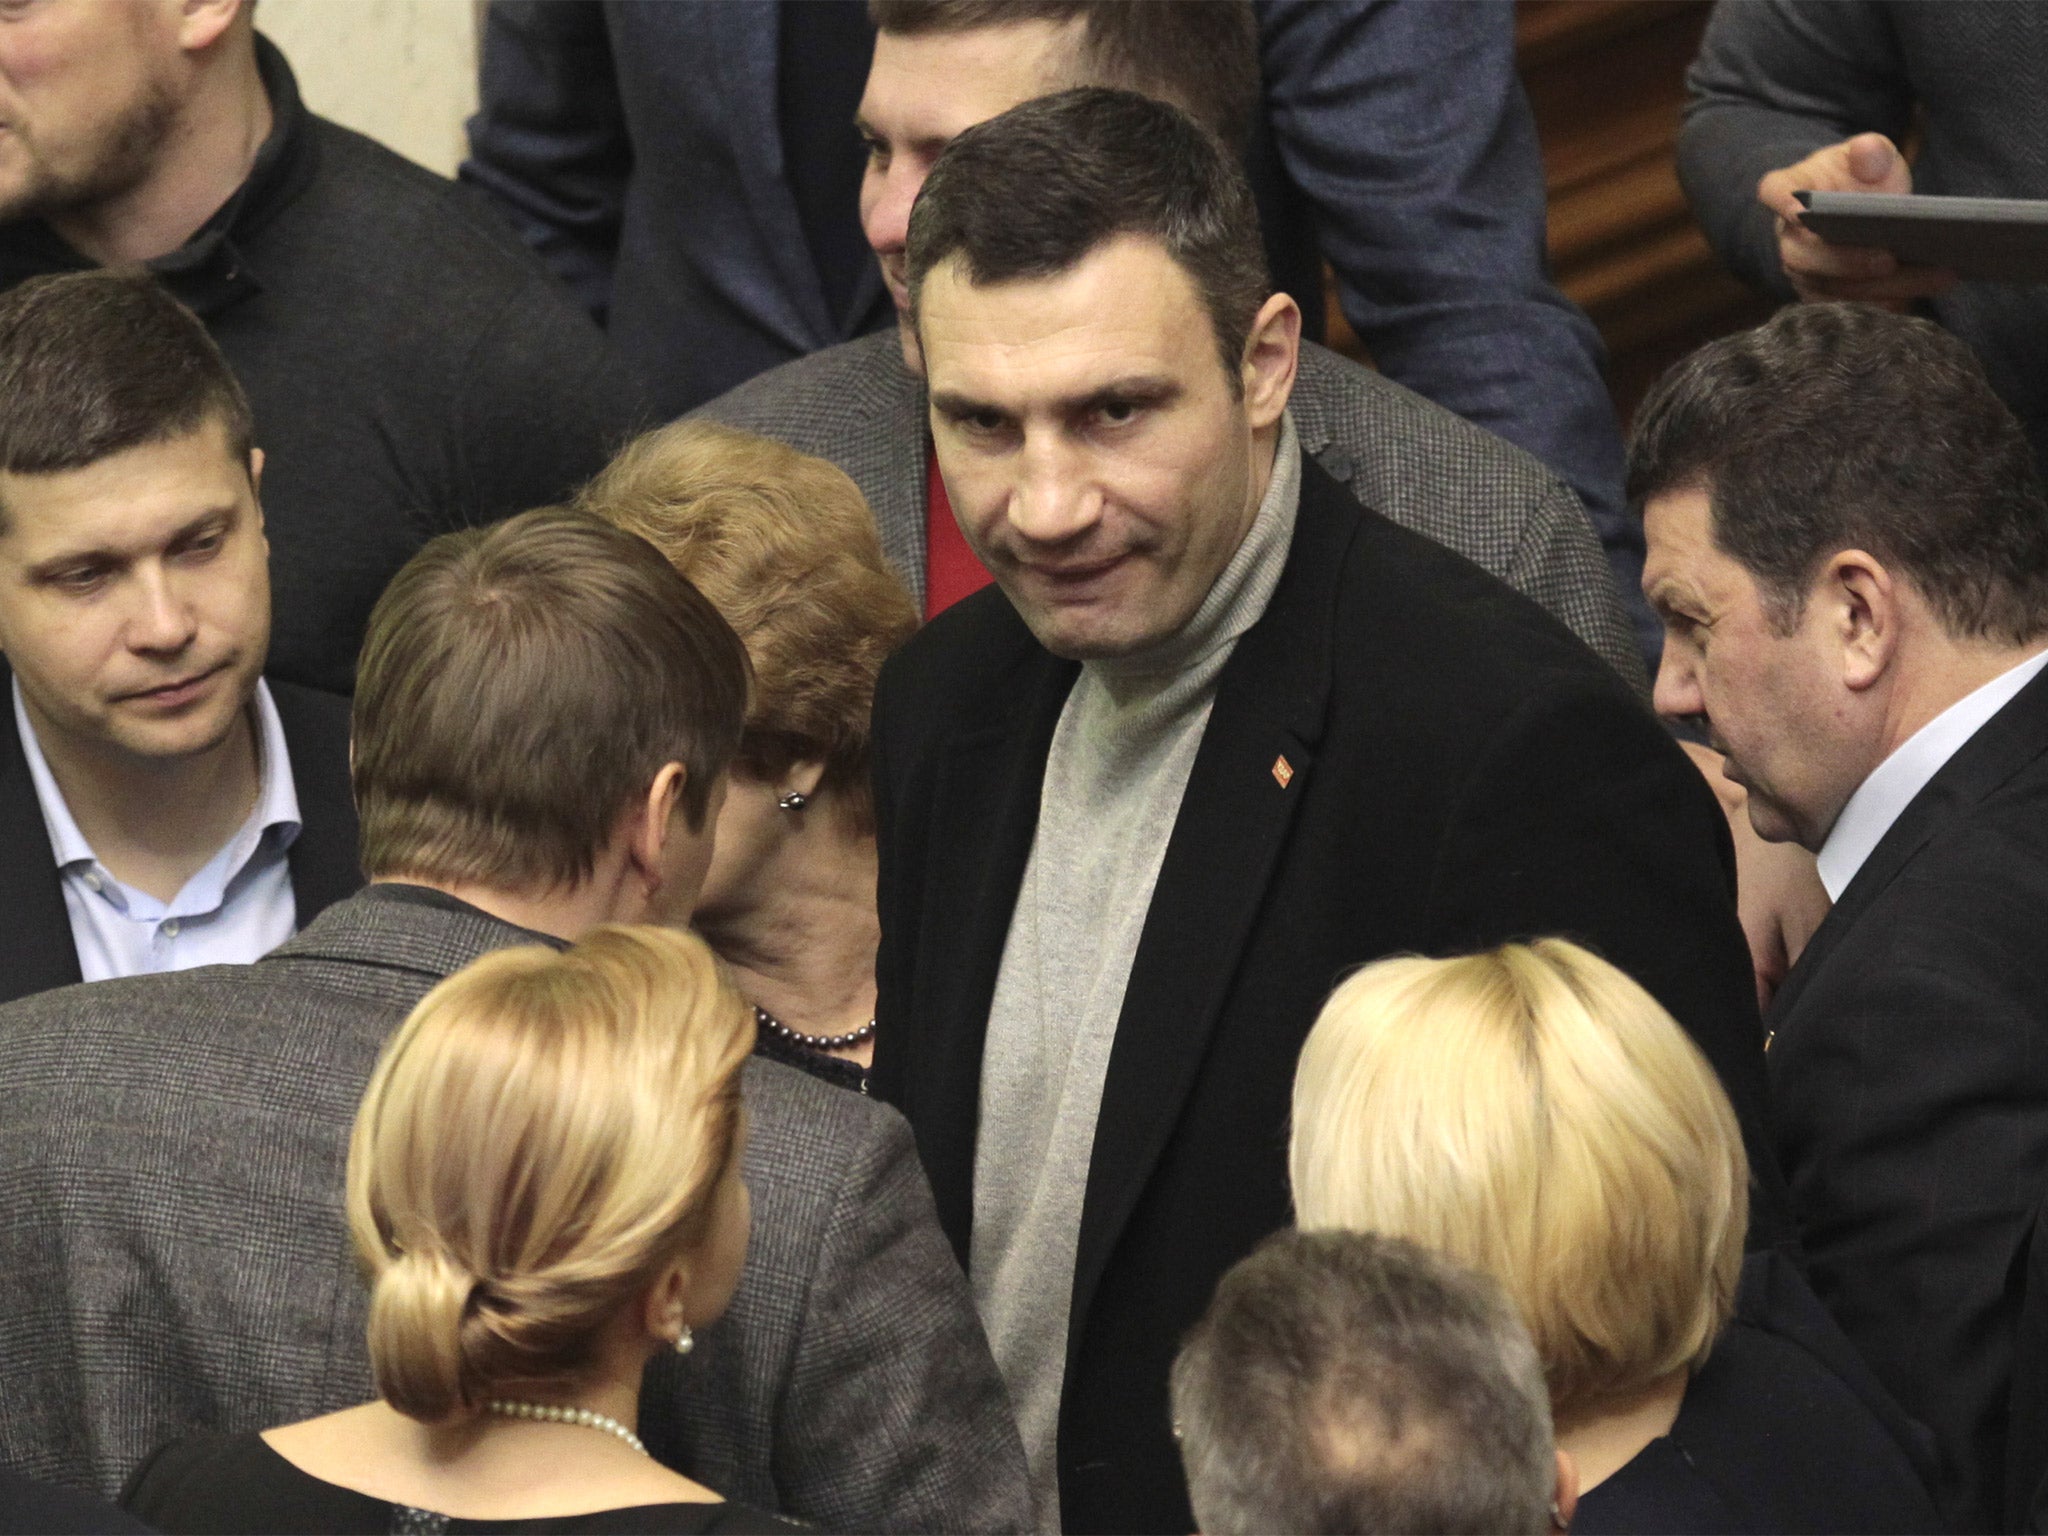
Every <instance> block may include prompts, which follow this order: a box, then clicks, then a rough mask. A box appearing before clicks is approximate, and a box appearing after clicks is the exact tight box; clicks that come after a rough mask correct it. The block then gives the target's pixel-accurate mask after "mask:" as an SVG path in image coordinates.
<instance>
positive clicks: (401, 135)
mask: <svg viewBox="0 0 2048 1536" xmlns="http://www.w3.org/2000/svg"><path fill="white" fill-rule="evenodd" d="M476 22H477V7H476V5H474V4H472V0H260V3H259V4H258V6H257V8H256V25H257V27H258V28H259V29H260V30H261V31H262V32H263V34H264V35H265V36H267V37H268V38H269V39H270V40H271V41H272V42H273V43H276V44H277V46H278V47H280V48H282V49H283V50H284V56H285V57H286V58H287V59H289V60H291V65H292V72H293V73H294V74H296V75H297V76H298V77H299V90H300V93H301V94H302V95H304V97H305V98H306V104H307V105H308V106H309V107H311V108H312V109H313V110H314V111H315V112H318V113H319V114H320V115H321V116H322V117H329V118H332V119H334V121H336V122H338V123H342V124H344V125H346V126H347V127H350V128H354V129H356V130H357V131H358V132H361V133H367V134H368V135H369V136H370V137H371V138H373V139H377V140H379V141H380V142H382V143H384V144H387V145H389V146H390V147H391V148H393V149H395V150H397V151H398V152H399V153H400V154H402V155H409V156H411V157H412V158H413V159H414V160H417V161H419V162H420V164H422V165H425V166H428V167H431V168H432V169H434V170H437V171H439V172H441V173H442V174H443V175H452V174H454V171H455V166H456V162H457V161H459V160H460V159H461V158H462V152H463V140H462V120H463V119H464V118H465V117H467V116H468V115H469V114H470V113H471V112H473V111H475V110H476V35H477V25H476Z"/></svg>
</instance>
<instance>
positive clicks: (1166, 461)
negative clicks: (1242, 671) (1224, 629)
mask: <svg viewBox="0 0 2048 1536" xmlns="http://www.w3.org/2000/svg"><path fill="white" fill-rule="evenodd" d="M918 313H919V329H920V332H921V340H922V342H923V347H924V355H925V365H926V375H927V379H928V382H929V384H930V387H931V422H932V439H933V442H934V444H935V445H936V448H937V451H938V458H939V468H940V470H941V471H942V472H943V473H944V475H945V480H946V491H947V495H948V496H949V498H950V499H951V501H952V503H953V511H954V513H955V515H956V516H957V517H958V518H959V520H960V528H961V531H962V532H963V533H964V534H965V535H966V536H967V541H968V543H969V544H971V545H972V546H973V548H974V551H975V553H976V554H978V555H979V556H980V557H981V559H982V562H983V564H985V565H986V566H987V567H988V569H989V570H990V572H991V573H993V574H994V576H995V578H996V580H997V581H998V582H999V583H1001V585H1002V588H1003V591H1004V592H1005V593H1007V594H1008V596H1009V599H1010V601H1011V602H1012V603H1014V604H1015V605H1016V607H1017V611H1018V612H1019V613H1020V614H1021V615H1022V616H1023V618H1024V621H1025V623H1027V624H1028V625H1030V626H1031V631H1032V633H1033V634H1035V635H1036V636H1037V637H1038V639H1039V641H1040V643H1041V644H1043V645H1044V646H1045V647H1046V648H1047V649H1048V650H1050V651H1052V652H1053V653H1054V654H1056V655H1060V656H1066V657H1070V658H1089V657H1100V656H1116V655H1124V654H1128V653H1130V652H1133V651H1139V650H1143V649H1145V648H1146V647H1148V646H1151V645H1153V644H1155V643H1157V642H1158V641H1160V640H1163V639H1165V638H1167V637H1168V636H1170V635H1172V634H1174V633H1175V632H1176V631H1178V630H1179V629H1180V628H1181V627H1182V626H1183V625H1184V624H1186V623H1187V621H1188V620H1189V619H1190V618H1191V617H1193V615H1194V612H1195V609H1196V608H1197V607H1198V606H1200V604H1201V601H1202V599H1203V597H1205V596H1206V595H1207V594H1208V591H1209V589H1210V587H1211V586H1212V585H1214V584H1215V581H1216V578H1217V576H1219V575H1220V574H1221V573H1222V570H1223V567H1224V566H1225V565H1226V564H1228V563H1229V560H1230V557H1231V555H1232V554H1234V553H1235V552H1236V550H1237V547H1238V545H1239V544H1240V543H1242V542H1243V539H1244V535H1245V532H1246V530H1247V529H1248V528H1249V527H1250V526H1251V522H1252V518H1253V517H1254V516H1255V515H1256V513H1257V511H1258V501H1259V494H1260V491H1261V489H1262V485H1261V484H1260V483H1256V482H1255V476H1254V456H1253V451H1252V440H1253V432H1254V421H1253V419H1252V416H1251V414H1250V412H1249V411H1248V409H1247V404H1246V401H1245V400H1243V399H1240V398H1238V397H1237V396H1236V395H1235V394H1233V392H1232V390H1231V381H1230V379H1229V378H1228V377H1227V376H1226V375H1225V373H1224V371H1223V366H1222V362H1221V360H1220V359H1219V358H1218V357H1217V354H1216V339H1215V333H1214V331H1212V330H1211V328H1210V323H1209V315H1208V311H1207V310H1206V309H1205V308H1204V307H1203V305H1202V302H1201V300H1200V297H1199V296H1198V295H1197V293H1196V290H1195V286H1194V283H1193V281H1192V280H1191V279H1190V278H1189V277H1188V275H1187V273H1185V272H1184V271H1182V270H1181V268H1180V266H1179V264H1178V263H1176V262H1175V261H1174V260H1173V259H1172V257H1170V256H1168V255H1167V253H1166V251H1165V249H1164V248H1163V247H1162V246H1161V245H1160V244H1159V243H1158V242H1157V241H1154V240H1150V239H1144V238H1140V237H1135V236H1127V237H1121V238H1118V239H1115V240H1112V241H1109V242H1107V243H1106V244H1104V245H1102V246H1100V247H1098V248H1097V249H1096V250H1095V251H1093V252H1091V253H1090V254H1089V255H1087V256H1086V257H1084V258H1083V259H1082V260H1081V261H1080V262H1079V263H1078V264H1077V265H1076V266H1075V267H1074V268H1072V269H1071V270H1070V271H1067V272H1064V273H1061V274H1059V275H1058V276H1055V277H1049V278H1042V279H1028V280H1023V281H1017V282H1007V283H993V284H989V285H987V286H985V287H977V286H975V285H973V284H970V283H969V282H968V281H967V280H966V279H965V277H964V276H963V275H962V271H961V264H960V261H959V258H958V257H955V258H953V259H952V260H949V261H946V262H944V263H941V264H940V266H939V267H937V268H936V269H935V270H934V271H933V272H931V273H930V274H929V275H928V276H927V278H926V279H925V283H924V287H923V290H922V293H921V295H920V302H919V310H918ZM1284 398H1285V395H1284V390H1283V391H1282V393H1281V398H1280V400H1279V401H1278V402H1276V403H1274V404H1273V405H1272V407H1271V412H1270V415H1271V418H1272V419H1277V417H1278V414H1279V409H1280V405H1281V404H1284ZM1269 424H1270V422H1269V421H1267V420H1261V421H1260V422H1259V423H1258V424H1257V425H1258V426H1260V427H1264V426H1266V425H1269ZM1262 478H1263V477H1262V476H1260V477H1259V479H1260V480H1262Z"/></svg>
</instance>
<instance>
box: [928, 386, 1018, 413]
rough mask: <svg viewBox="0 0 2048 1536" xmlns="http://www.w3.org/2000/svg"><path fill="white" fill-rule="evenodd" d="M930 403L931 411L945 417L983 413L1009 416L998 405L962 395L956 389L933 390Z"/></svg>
mask: <svg viewBox="0 0 2048 1536" xmlns="http://www.w3.org/2000/svg"><path fill="white" fill-rule="evenodd" d="M931 401H932V409H933V410H935V411H938V412H939V413H940V414H941V415H945V416H979V415H981V414H982V413H983V412H987V413H988V414H990V415H992V416H1007V415H1009V414H1010V413H1009V412H1008V411H1006V410H1004V409H1003V408H1002V407H1001V406H999V405H991V404H989V402H988V401H986V400H977V399H975V398H974V397H973V396H972V395H963V394H961V393H960V391H959V390H957V389H935V390H933V391H932V396H931Z"/></svg>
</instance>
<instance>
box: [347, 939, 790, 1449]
mask: <svg viewBox="0 0 2048 1536" xmlns="http://www.w3.org/2000/svg"><path fill="white" fill-rule="evenodd" d="M753 1037H754V1029H753V1023H752V1019H751V1016H750V1015H749V1013H748V1011H747V1008H746V1005H745V1004H744V1003H743V1002H742V1001H741V999H740V996H739V993H738V992H737V991H735V990H734V988H733V986H732V983H731V982H730V981H729V980H728V979H727V978H726V975H725V972H724V970H723V968H722V967H721V966H720V965H719V964H718V962H717V960H716V959H715V958H714V957H713V956H712V954H711V951H710V950H709V949H708V948H706V947H705V945H704V942H703V941H702V940H701V939H698V938H696V937H695V936H694V935H691V934H686V933H678V932H672V931H669V930H666V929H660V928H627V927H605V928H599V929H597V930H595V931H594V932H592V933H591V934H590V935H589V937H587V938H586V939H584V941H583V942H582V943H580V944H578V945H576V946H575V947H574V948H573V949H569V950H567V951H557V950H552V949H547V948H543V947H541V946H538V945H535V946H532V947H527V948H520V949H508V950H500V951H498V952H497V953H495V954H491V955H487V956H485V957H484V958H483V959H481V960H478V961H477V962H476V963H475V964H473V965H470V966H467V967H465V968H464V969H463V970H461V971H458V972H457V973H456V974H455V975H453V976H451V977H449V978H448V979H447V980H446V981H444V982H442V983H441V984H440V985H439V986H438V987H436V988H434V990H433V991H431V992H429V993H428V994H427V995H426V997H425V998H423V999H422V1000H421V1002H420V1004H419V1006H418V1007H417V1008H415V1009H413V1011H412V1015H411V1017H409V1018H408V1019H407V1020H406V1021H405V1024H404V1026H403V1027H402V1028H401V1029H400V1030H399V1031H398V1033H397V1034H396V1035H394V1036H393V1037H392V1038H391V1040H390V1042H389V1043H388V1044H387V1045H386V1046H385V1048H384V1054H383V1057H382V1059H381V1060H379V1062H378V1064H377V1070H376V1072H375V1074H374V1075H373V1076H372V1077H371V1079H370V1086H369V1089H368V1091H367V1092H366V1093H365V1094H364V1096H363V1104H362V1108H361V1110H360V1111H358V1113H357V1115H356V1124H355V1135H354V1139H353V1140H352V1142H351V1143H350V1146H349V1159H348V1218H349V1228H350V1231H351V1233H352V1235H353V1237H354V1239H355V1246H356V1253H357V1256H358V1257H359V1258H360V1259H361V1261H362V1264H363V1267H364V1269H365V1271H366V1273H367V1274H368V1276H369V1278H370V1284H371V1293H370V1328H369V1345H370V1365H371V1369H372V1370H373V1372H374V1373H375V1376H376V1381H377V1390H378V1392H379V1393H380V1394H382V1396H383V1397H384V1399H385V1401H386V1402H388V1403H390V1404H391V1406H392V1407H394V1408H396V1409H397V1410H398V1411H399V1412H401V1413H405V1414H410V1415H411V1416H412V1417H413V1418H416V1419H420V1420H423V1421H426V1422H429V1423H433V1422H439V1421H442V1420H445V1419H447V1418H449V1417H451V1416H453V1415H456V1414H459V1413H463V1412H466V1411H474V1410H475V1409H477V1408H478V1407H480V1406H481V1405H482V1404H483V1403H484V1402H486V1401H488V1400H489V1399H490V1398H492V1397H494V1396H499V1395H501V1394H503V1393H505V1392H507V1391H509V1390H515V1389H517V1388H519V1387H520V1386H521V1385H522V1384H526V1383H541V1382H560V1381H561V1380H563V1379H564V1378H569V1379H573V1378H574V1377H575V1376H577V1375H578V1374H579V1373H581V1372H583V1371H585V1370H587V1369H589V1368H590V1367H591V1366H592V1365H593V1364H594V1363H595V1355H594V1351H595V1346H596V1344H597V1341H598V1339H599V1336H600V1334H601V1333H602V1331H603V1329H604V1327H605V1325H606V1324H607V1323H609V1322H611V1321H612V1319H613V1318H615V1317H616V1316H617V1315H618V1312H619V1309H620V1308H621V1307H623V1306H626V1305H628V1304H630V1303H631V1302H632V1301H633V1300H634V1298H636V1297H637V1296H639V1295H640V1294H642V1293H643V1292H644V1291H645V1290H646V1288H647V1287H648V1286H650V1285H652V1284H653V1283H654V1281H655V1280H656V1279H657V1278H659V1276H660V1274H661V1273H662V1272H663V1271H664V1270H665V1269H666V1268H667V1267H668V1266H669V1265H671V1264H674V1263H677V1262H678V1261H680V1262H682V1263H684V1264H686V1265H687V1264H688V1263H689V1262H690V1261H691V1257H692V1255H693V1253H694V1252H695V1251H696V1250H697V1249H698V1248H699V1247H700V1245H701V1244H702V1243H703V1241H704V1239H705V1236H706V1234H707V1231H708V1230H709V1225H710V1218H711V1215H712V1213H713V1210H714V1207H715V1199H714V1197H715V1195H716V1192H717V1189H718V1185H719V1182H720V1180H721V1179H722V1178H723V1177H724V1175H725V1171H726V1168H727V1166H728V1165H729V1164H730V1163H731V1161H732V1159H733V1157H734V1155H735V1153H736V1151H737V1141H738V1137H739V1134H740V1106H739V1075H738V1074H739V1067H740V1064H741V1063H742V1062H743V1061H744V1060H745V1059H746V1055H747V1051H748V1049H749V1047H750V1046H751V1045H752V1043H753Z"/></svg>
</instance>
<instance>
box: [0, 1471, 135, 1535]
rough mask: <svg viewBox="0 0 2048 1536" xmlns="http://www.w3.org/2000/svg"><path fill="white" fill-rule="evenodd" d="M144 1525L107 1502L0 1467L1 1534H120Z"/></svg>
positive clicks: (133, 1530)
mask: <svg viewBox="0 0 2048 1536" xmlns="http://www.w3.org/2000/svg"><path fill="white" fill-rule="evenodd" d="M148 1529H149V1527H148V1526H146V1525H144V1524H143V1523H142V1522H141V1521H139V1520H134V1519H131V1518H130V1517H129V1516H127V1515H124V1514H122V1513H121V1511H120V1510H118V1509H116V1508H114V1506H113V1505H111V1504H102V1503H101V1502H100V1501H99V1500H98V1499H95V1498H92V1497H91V1496H89V1495H87V1494H83V1493H78V1492H76V1491H74V1490H73V1489H70V1488H56V1487H52V1486H51V1485H50V1484H48V1483H34V1482H30V1481H29V1480H28V1479H27V1478H25V1477H22V1476H21V1475H19V1474H18V1473H14V1472H10V1471H8V1470H7V1468H5V1467H0V1533H5V1536H16V1533H17V1532H18V1533H20V1536H29V1533H31V1532H32V1533H34V1536H58V1533H61V1536H122V1533H127V1532H147V1531H148Z"/></svg>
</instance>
